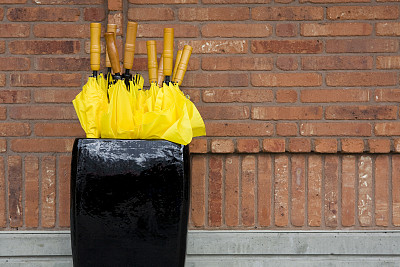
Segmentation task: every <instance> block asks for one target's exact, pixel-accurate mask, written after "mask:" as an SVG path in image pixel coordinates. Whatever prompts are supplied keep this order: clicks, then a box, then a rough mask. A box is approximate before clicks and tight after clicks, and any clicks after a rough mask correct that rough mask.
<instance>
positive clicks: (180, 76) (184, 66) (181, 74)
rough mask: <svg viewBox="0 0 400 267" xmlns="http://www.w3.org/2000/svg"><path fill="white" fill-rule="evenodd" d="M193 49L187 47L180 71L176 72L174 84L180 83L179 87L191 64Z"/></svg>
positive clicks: (183, 54) (180, 64) (184, 49)
mask: <svg viewBox="0 0 400 267" xmlns="http://www.w3.org/2000/svg"><path fill="white" fill-rule="evenodd" d="M192 50H193V48H192V47H191V46H190V45H185V47H184V48H183V52H182V57H181V61H180V62H179V66H178V70H177V71H176V75H175V80H174V82H176V83H178V85H181V84H182V81H183V77H184V76H185V72H186V69H187V66H188V63H189V59H190V55H191V54H192Z"/></svg>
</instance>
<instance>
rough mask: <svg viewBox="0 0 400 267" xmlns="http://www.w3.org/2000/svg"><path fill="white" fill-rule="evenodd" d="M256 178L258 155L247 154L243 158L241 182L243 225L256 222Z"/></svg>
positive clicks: (249, 225)
mask: <svg viewBox="0 0 400 267" xmlns="http://www.w3.org/2000/svg"><path fill="white" fill-rule="evenodd" d="M255 178H256V157H255V156H245V157H244V158H243V160H242V184H241V188H242V191H241V200H242V201H241V215H242V218H241V221H242V224H243V226H245V227H251V226H253V225H254V224H255V215H256V210H255V201H256V198H255V194H256V193H255V183H256V182H255Z"/></svg>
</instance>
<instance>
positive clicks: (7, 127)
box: [0, 122, 31, 136]
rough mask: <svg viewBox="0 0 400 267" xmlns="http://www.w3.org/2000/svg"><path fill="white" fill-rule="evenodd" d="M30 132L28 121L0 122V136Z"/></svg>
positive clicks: (23, 134) (22, 134)
mask: <svg viewBox="0 0 400 267" xmlns="http://www.w3.org/2000/svg"><path fill="white" fill-rule="evenodd" d="M30 134H31V129H30V127H29V124H28V123H20V122H8V123H0V136H27V135H30Z"/></svg>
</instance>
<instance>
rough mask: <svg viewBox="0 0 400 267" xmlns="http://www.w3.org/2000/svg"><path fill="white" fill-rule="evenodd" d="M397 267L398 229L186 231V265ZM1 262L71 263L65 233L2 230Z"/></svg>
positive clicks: (63, 264)
mask: <svg viewBox="0 0 400 267" xmlns="http://www.w3.org/2000/svg"><path fill="white" fill-rule="evenodd" d="M326 265H329V266H362V267H369V266H400V231H307V232H305V231H193V230H192V231H189V234H188V245H187V260H186V266H193V267H212V266H230V267H236V266H237V267H239V266H240V267H247V266H326ZM0 266H12V267H14V266H24V267H26V266H43V267H47V266H61V267H64V266H72V258H71V247H70V235H69V231H4V232H0Z"/></svg>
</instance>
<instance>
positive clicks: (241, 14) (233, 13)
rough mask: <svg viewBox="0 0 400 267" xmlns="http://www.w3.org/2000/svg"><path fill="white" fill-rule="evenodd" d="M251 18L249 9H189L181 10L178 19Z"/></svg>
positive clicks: (234, 19) (219, 19)
mask: <svg viewBox="0 0 400 267" xmlns="http://www.w3.org/2000/svg"><path fill="white" fill-rule="evenodd" d="M249 16H250V8H248V7H204V8H199V7H188V8H180V9H179V13H178V17H179V20H181V21H209V20H218V21H230V20H231V21H241V20H247V19H249Z"/></svg>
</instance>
